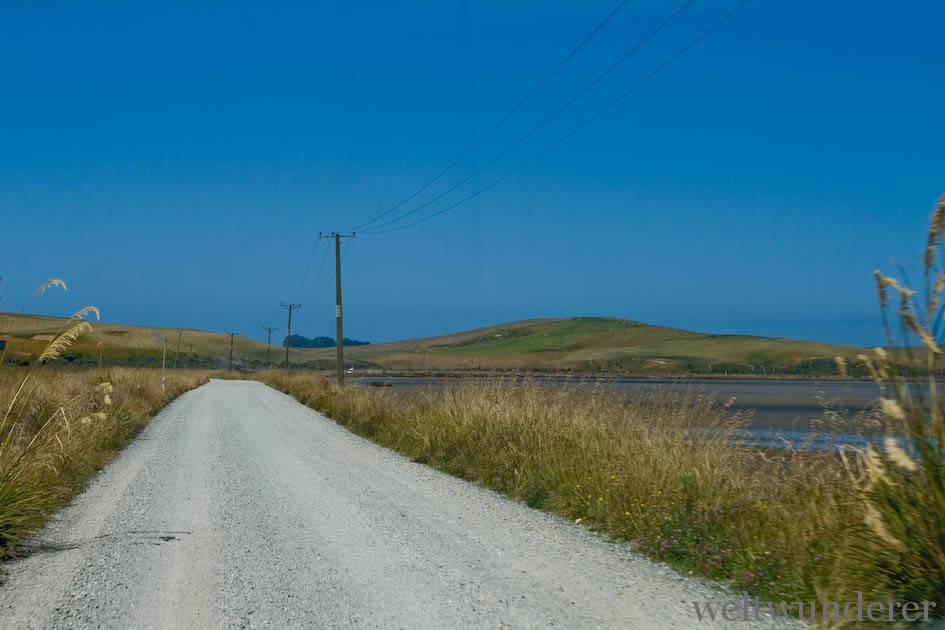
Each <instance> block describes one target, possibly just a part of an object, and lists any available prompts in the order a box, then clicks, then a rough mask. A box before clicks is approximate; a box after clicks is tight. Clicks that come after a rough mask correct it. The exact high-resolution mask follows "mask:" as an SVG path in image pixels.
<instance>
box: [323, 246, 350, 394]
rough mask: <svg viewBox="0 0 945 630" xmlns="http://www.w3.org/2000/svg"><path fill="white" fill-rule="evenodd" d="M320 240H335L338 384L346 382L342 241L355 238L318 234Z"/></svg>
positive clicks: (336, 362) (336, 361)
mask: <svg viewBox="0 0 945 630" xmlns="http://www.w3.org/2000/svg"><path fill="white" fill-rule="evenodd" d="M318 236H319V238H333V239H335V364H336V366H335V367H336V368H337V372H338V384H339V385H340V384H342V383H344V382H345V351H344V334H343V332H342V326H341V239H343V238H354V232H352V233H351V234H338V233H337V232H333V233H331V234H322V233H319V234H318Z"/></svg>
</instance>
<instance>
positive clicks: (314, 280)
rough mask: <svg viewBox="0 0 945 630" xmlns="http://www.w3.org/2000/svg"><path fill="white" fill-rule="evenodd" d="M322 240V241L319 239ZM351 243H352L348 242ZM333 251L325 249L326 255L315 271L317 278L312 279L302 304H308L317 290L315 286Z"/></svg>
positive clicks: (323, 255) (328, 248)
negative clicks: (307, 301)
mask: <svg viewBox="0 0 945 630" xmlns="http://www.w3.org/2000/svg"><path fill="white" fill-rule="evenodd" d="M319 240H320V239H319ZM348 242H349V243H350V241H348ZM330 251H331V248H330V247H326V248H325V253H324V254H322V260H321V262H320V263H319V264H318V270H316V271H315V277H314V278H312V285H311V286H310V287H309V288H308V293H306V294H305V297H304V298H302V299H301V300H299V301H300V302H302V303H306V300H308V296H310V295H311V294H312V291H314V290H315V286H316V285H317V284H318V278H319V276H321V275H322V268H323V267H324V266H325V261H326V260H327V259H328V252H330Z"/></svg>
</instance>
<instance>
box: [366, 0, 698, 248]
mask: <svg viewBox="0 0 945 630" xmlns="http://www.w3.org/2000/svg"><path fill="white" fill-rule="evenodd" d="M694 1H695V0H686V2H684V3H683V4H682V6H680V7H679V8H678V9H676V11H674V12H673V13H672V14H671V15H670V16H669V17H667V18H666V19H665V20H663V21H662V22H661V23H660V24H659V25H658V26H657V27H656V28H655V29H653V30H652V31H650V32H649V33H648V34H647V35H646V36H645V37H644V38H643V39H641V40H640V41H639V42H637V43H636V44H635V45H634V46H633V47H632V48H631V49H630V50H628V51H627V52H626V53H624V54H623V55H622V56H621V57H620V58H619V59H617V60H616V61H615V62H613V63H612V64H611V65H610V67H608V68H607V69H606V70H604V71H603V72H601V73H600V74H599V75H597V76H596V77H595V78H594V79H593V80H592V81H591V82H590V83H588V84H587V85H585V86H584V87H583V88H581V90H580V91H579V92H578V93H577V94H575V95H574V96H572V97H571V98H570V99H568V100H567V101H566V102H565V103H564V104H563V105H561V106H559V107H558V108H557V109H556V110H555V111H553V112H552V113H551V114H549V115H548V116H546V117H545V118H544V120H542V121H541V122H540V123H538V124H537V125H536V126H534V127H532V128H531V129H530V130H529V131H528V132H527V133H525V135H523V136H521V137H519V138H518V139H517V140H516V141H515V142H513V143H512V144H510V145H509V146H508V147H506V148H505V149H504V150H503V151H501V152H500V153H499V154H498V155H496V156H495V157H493V158H492V159H491V160H489V161H488V162H486V163H485V164H483V165H482V166H480V167H479V168H478V169H476V170H475V171H473V172H472V173H471V174H470V175H468V176H467V177H465V178H463V179H462V180H460V181H459V182H457V183H456V184H454V185H453V186H451V187H450V188H448V189H446V190H445V191H443V192H441V193H440V194H438V195H437V196H435V197H433V198H432V199H430V200H428V201H426V202H424V203H422V204H420V205H419V206H417V207H415V208H413V209H411V210H409V211H407V212H404V213H402V214H400V215H399V216H396V217H394V218H393V219H388V220H387V221H385V222H383V223H380V224H378V225H375V226H374V227H372V228H370V230H377V229H379V228H383V227H386V226H388V225H391V224H393V223H396V222H398V221H400V220H401V219H405V218H406V217H409V216H411V215H413V214H415V213H417V212H419V211H420V210H423V209H424V208H427V207H429V206H430V205H432V204H433V203H435V202H437V201H439V200H440V199H442V198H443V197H445V196H446V195H448V194H450V193H451V192H453V191H454V190H456V189H457V188H459V187H460V186H462V185H463V184H465V183H466V182H468V181H469V180H471V179H473V178H474V177H476V176H477V175H479V174H480V173H482V172H483V171H484V170H486V169H487V168H489V167H490V166H492V165H493V164H495V163H496V162H498V161H499V160H501V159H502V158H503V157H505V156H506V155H508V154H509V153H511V152H512V151H513V150H515V149H516V148H517V147H519V146H521V145H522V143H524V142H525V141H526V140H528V139H529V138H531V137H532V136H534V135H535V134H536V133H538V132H539V131H541V130H542V129H544V128H545V125H547V124H548V123H550V122H551V121H552V120H554V119H555V118H557V117H558V116H559V115H560V114H561V113H562V112H564V111H565V110H566V109H567V108H568V107H570V106H571V105H573V104H574V103H575V102H576V101H577V100H578V99H580V98H581V97H582V96H584V95H585V94H587V93H588V92H589V91H590V90H591V89H593V88H594V87H595V86H596V85H597V84H598V83H600V82H601V81H603V80H604V79H605V78H606V77H607V76H608V75H610V73H612V72H613V71H614V70H616V69H617V68H619V67H620V66H621V65H622V64H623V63H624V62H625V61H626V60H627V59H629V58H630V57H632V56H633V55H634V54H636V53H637V51H639V50H640V49H641V48H642V47H643V46H644V45H646V43H647V42H649V41H650V40H651V39H653V38H654V37H656V35H658V34H659V33H660V32H661V31H662V30H663V29H664V28H666V27H667V26H669V24H670V23H671V22H672V21H673V20H675V19H676V18H677V17H679V15H680V14H681V13H682V12H683V11H685V10H686V9H687V8H689V6H690V5H691V4H692V3H693V2H694Z"/></svg>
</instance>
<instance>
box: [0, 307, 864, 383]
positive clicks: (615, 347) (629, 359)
mask: <svg viewBox="0 0 945 630" xmlns="http://www.w3.org/2000/svg"><path fill="white" fill-rule="evenodd" d="M66 325H67V320H65V319H62V318H57V317H45V316H39V315H19V314H13V313H0V336H3V337H6V338H7V339H8V341H9V347H8V350H7V360H13V361H15V362H28V361H30V360H32V359H35V357H36V356H38V353H39V352H40V351H41V350H42V348H43V347H44V346H45V344H46V343H47V339H48V338H49V335H53V334H55V333H56V332H58V331H61V330H63V328H64V327H65V326H66ZM178 332H180V338H181V343H180V355H177V338H178ZM165 338H166V339H167V348H168V355H167V356H168V359H167V360H168V365H169V366H172V365H174V364H175V361H176V363H177V364H178V365H180V366H182V367H188V366H199V367H220V368H223V367H226V366H227V365H228V362H229V348H230V336H229V335H226V334H221V333H213V332H207V331H201V330H190V329H182V330H180V331H178V329H171V328H149V327H145V326H131V325H123V324H110V323H98V322H93V331H92V332H91V333H88V334H85V335H83V336H82V337H80V339H79V341H77V342H76V344H75V345H74V346H73V349H72V351H71V352H70V354H69V356H68V357H67V360H69V361H71V362H74V363H79V364H97V363H98V361H99V357H100V355H101V359H102V361H103V363H105V364H110V365H114V364H132V365H160V362H161V358H162V348H163V343H164V339H165ZM284 352H285V350H284V348H281V347H277V346H273V347H272V349H271V361H272V362H273V363H281V361H282V359H283V357H284ZM861 352H863V350H862V349H860V348H852V347H848V346H837V345H831V344H825V343H818V342H812V341H798V340H794V339H782V338H772V337H753V336H746V335H713V334H706V333H698V332H692V331H688V330H680V329H676V328H666V327H662V326H651V325H649V324H644V323H641V322H635V321H630V320H625V319H616V318H604V317H578V318H569V319H532V320H526V321H520V322H512V323H508V324H500V325H497V326H489V327H486V328H479V329H476V330H470V331H466V332H460V333H455V334H451V335H444V336H439V337H429V338H425V339H415V340H408V341H396V342H389V343H380V344H371V345H365V346H356V347H347V348H346V349H345V358H346V363H347V364H348V365H354V366H357V367H358V368H362V369H378V370H391V371H412V372H415V371H434V370H528V371H544V372H608V373H618V374H654V375H657V374H726V373H727V374H746V373H752V374H832V373H834V371H835V368H834V357H837V356H844V357H848V358H852V357H855V356H856V355H857V354H859V353H861ZM233 357H234V366H235V367H241V368H258V367H264V366H265V365H266V344H265V343H260V342H258V341H256V340H253V339H247V338H244V337H236V338H235V339H234V351H233ZM290 360H291V362H292V363H293V364H297V365H299V364H304V365H305V366H306V367H310V368H311V367H313V368H320V369H333V368H334V349H333V348H314V349H307V348H306V349H300V348H293V349H292V350H291V358H290Z"/></svg>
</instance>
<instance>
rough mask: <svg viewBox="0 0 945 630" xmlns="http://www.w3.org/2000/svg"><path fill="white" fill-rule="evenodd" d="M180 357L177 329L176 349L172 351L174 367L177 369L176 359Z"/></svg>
mask: <svg viewBox="0 0 945 630" xmlns="http://www.w3.org/2000/svg"><path fill="white" fill-rule="evenodd" d="M178 359H180V331H179V330H178V331H177V351H176V352H175V353H174V369H177V361H178Z"/></svg>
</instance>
